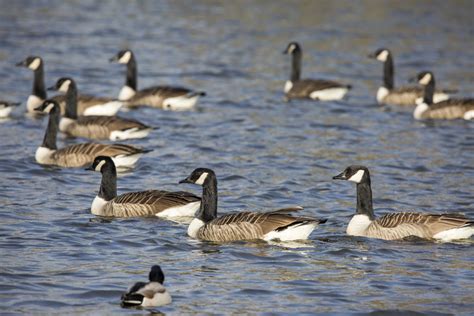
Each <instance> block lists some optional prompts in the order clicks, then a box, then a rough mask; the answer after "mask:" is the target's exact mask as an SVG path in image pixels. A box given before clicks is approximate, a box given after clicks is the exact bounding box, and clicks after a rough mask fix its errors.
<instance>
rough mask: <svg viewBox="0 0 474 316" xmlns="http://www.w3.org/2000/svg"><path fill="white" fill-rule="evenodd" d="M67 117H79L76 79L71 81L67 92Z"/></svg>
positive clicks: (74, 118)
mask: <svg viewBox="0 0 474 316" xmlns="http://www.w3.org/2000/svg"><path fill="white" fill-rule="evenodd" d="M64 116H65V117H67V118H70V119H73V120H76V119H77V87H76V84H75V83H74V81H71V83H70V84H69V87H68V89H67V92H66V113H65V115H64Z"/></svg>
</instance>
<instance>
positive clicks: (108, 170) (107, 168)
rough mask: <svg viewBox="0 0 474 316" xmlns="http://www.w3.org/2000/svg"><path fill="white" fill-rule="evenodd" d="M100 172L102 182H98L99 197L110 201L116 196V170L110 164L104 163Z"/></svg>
mask: <svg viewBox="0 0 474 316" xmlns="http://www.w3.org/2000/svg"><path fill="white" fill-rule="evenodd" d="M101 172H102V181H101V182H100V189H99V197H100V198H103V199H104V200H106V201H110V200H112V199H113V198H114V197H116V196H117V170H116V169H115V166H114V165H113V164H112V163H106V164H105V165H104V166H103V167H102V169H101Z"/></svg>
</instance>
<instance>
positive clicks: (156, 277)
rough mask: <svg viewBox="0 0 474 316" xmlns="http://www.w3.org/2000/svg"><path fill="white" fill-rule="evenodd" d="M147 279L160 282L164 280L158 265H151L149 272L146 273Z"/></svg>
mask: <svg viewBox="0 0 474 316" xmlns="http://www.w3.org/2000/svg"><path fill="white" fill-rule="evenodd" d="M148 279H149V280H150V282H158V283H160V284H163V283H164V282H165V275H164V273H163V270H161V267H160V266H159V265H154V266H153V267H151V270H150V273H149V274H148Z"/></svg>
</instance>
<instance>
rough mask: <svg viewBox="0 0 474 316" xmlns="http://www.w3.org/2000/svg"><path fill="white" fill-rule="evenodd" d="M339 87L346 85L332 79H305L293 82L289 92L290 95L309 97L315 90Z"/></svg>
mask: <svg viewBox="0 0 474 316" xmlns="http://www.w3.org/2000/svg"><path fill="white" fill-rule="evenodd" d="M339 87H346V85H343V84H340V83H338V82H335V81H331V80H316V79H303V80H298V81H295V82H293V87H292V88H291V90H290V91H289V92H288V94H289V95H290V96H298V97H308V96H309V95H310V94H311V93H312V92H314V91H318V90H325V89H330V88H339Z"/></svg>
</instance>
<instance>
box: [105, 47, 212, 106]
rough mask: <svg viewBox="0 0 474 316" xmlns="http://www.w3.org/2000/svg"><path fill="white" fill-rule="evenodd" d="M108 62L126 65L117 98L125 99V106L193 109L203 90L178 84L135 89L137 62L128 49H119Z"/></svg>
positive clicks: (203, 93) (204, 93) (203, 94)
mask: <svg viewBox="0 0 474 316" xmlns="http://www.w3.org/2000/svg"><path fill="white" fill-rule="evenodd" d="M110 62H116V63H119V64H125V65H127V75H126V80H125V85H124V86H123V87H122V89H121V90H120V93H119V96H118V99H119V100H121V101H126V102H125V106H127V107H128V108H136V107H139V106H150V107H154V108H160V109H163V110H174V111H183V110H190V109H193V108H194V107H195V105H196V103H197V102H198V100H199V98H200V97H203V96H205V95H206V92H204V91H193V90H190V89H188V88H184V87H179V86H154V87H149V88H146V89H142V90H138V91H137V62H136V60H135V55H134V53H133V52H132V51H131V50H130V49H127V50H121V51H119V52H118V53H117V54H116V55H115V56H114V57H112V58H111V59H110Z"/></svg>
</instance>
